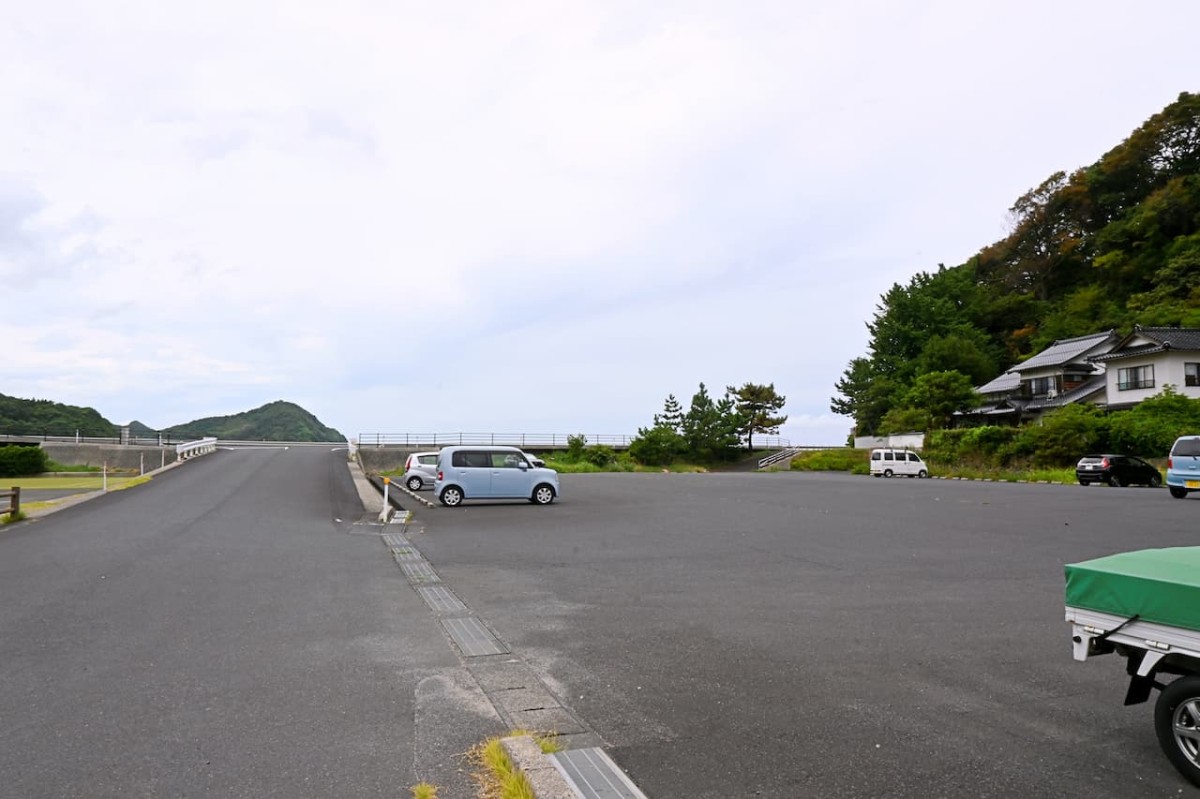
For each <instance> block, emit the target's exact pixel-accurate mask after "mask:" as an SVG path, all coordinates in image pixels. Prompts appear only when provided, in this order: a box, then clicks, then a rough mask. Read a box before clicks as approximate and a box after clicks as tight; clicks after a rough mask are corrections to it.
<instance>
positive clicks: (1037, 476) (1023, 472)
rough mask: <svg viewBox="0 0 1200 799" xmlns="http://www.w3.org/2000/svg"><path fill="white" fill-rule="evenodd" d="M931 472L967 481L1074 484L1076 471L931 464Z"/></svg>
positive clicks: (1069, 469) (1070, 469)
mask: <svg viewBox="0 0 1200 799" xmlns="http://www.w3.org/2000/svg"><path fill="white" fill-rule="evenodd" d="M929 469H930V471H931V472H932V473H933V474H935V475H936V476H938V477H961V478H963V479H965V480H995V481H997V482H1001V483H1018V482H1027V483H1042V482H1045V483H1074V482H1075V470H1074V469H1073V468H1063V469H1034V468H1025V469H1020V468H1012V469H1005V468H1002V467H999V466H996V467H986V466H970V465H964V464H945V463H930V464H929Z"/></svg>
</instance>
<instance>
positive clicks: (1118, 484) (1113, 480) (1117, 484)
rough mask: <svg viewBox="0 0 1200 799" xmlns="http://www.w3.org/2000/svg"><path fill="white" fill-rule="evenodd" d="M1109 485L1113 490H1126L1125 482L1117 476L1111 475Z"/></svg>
mask: <svg viewBox="0 0 1200 799" xmlns="http://www.w3.org/2000/svg"><path fill="white" fill-rule="evenodd" d="M1108 484H1109V485H1110V486H1112V487H1113V488H1124V487H1125V481H1124V480H1122V479H1121V478H1120V477H1118V476H1117V475H1115V474H1112V475H1109V477H1108Z"/></svg>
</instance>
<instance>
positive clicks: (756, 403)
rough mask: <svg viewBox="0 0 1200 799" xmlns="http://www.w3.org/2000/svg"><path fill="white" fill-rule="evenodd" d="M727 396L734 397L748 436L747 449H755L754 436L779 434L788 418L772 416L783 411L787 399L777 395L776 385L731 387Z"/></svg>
mask: <svg viewBox="0 0 1200 799" xmlns="http://www.w3.org/2000/svg"><path fill="white" fill-rule="evenodd" d="M725 391H726V396H732V397H733V401H734V405H735V406H736V408H737V412H738V414H739V415H740V416H741V417H742V425H743V426H742V429H741V430H740V432H741V433H743V434H744V435H745V436H746V449H748V450H753V449H754V434H755V433H764V434H778V433H779V427H780V425H782V424H783V423H784V422H786V421H787V416H786V415H784V416H772V415H771V414H772V413H776V412H778V411H780V410H782V409H783V406H784V403H786V402H787V397H784V396H781V395H779V394H777V393H775V384H774V383H771V384H769V385H765V386H760V385H756V384H754V383H745V384H744V385H743V386H742V387H741V388H738V389H735V388H734V387H733V386H729V387H728V388H727V389H726V390H725Z"/></svg>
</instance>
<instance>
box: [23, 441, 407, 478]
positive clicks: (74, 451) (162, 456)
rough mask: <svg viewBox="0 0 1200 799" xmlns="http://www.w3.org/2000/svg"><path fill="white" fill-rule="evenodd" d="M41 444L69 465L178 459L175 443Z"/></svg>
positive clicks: (149, 464) (150, 466) (134, 465)
mask: <svg viewBox="0 0 1200 799" xmlns="http://www.w3.org/2000/svg"><path fill="white" fill-rule="evenodd" d="M41 447H42V449H43V450H45V451H46V456H47V457H49V458H50V460H52V461H55V462H57V463H61V464H63V465H65V466H95V467H97V468H99V467H101V466H103V465H104V464H105V463H107V464H108V468H110V469H133V470H138V469H141V468H142V465H143V458H144V459H145V460H144V465H145V469H146V471H147V472H152V471H154V470H155V469H158V468H159V467H161V466H164V465H165V464H168V463H174V462H175V461H176V460H177V459H178V458H177V456H176V454H175V445H174V444H172V445H171V446H168V447H125V446H121V445H119V444H62V443H57V442H52V441H46V442H43V443H42V445H41ZM402 462H403V461H402Z"/></svg>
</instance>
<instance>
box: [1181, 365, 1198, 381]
mask: <svg viewBox="0 0 1200 799" xmlns="http://www.w3.org/2000/svg"><path fill="white" fill-rule="evenodd" d="M1183 384H1184V385H1185V386H1200V363H1185V364H1184V365H1183Z"/></svg>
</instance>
